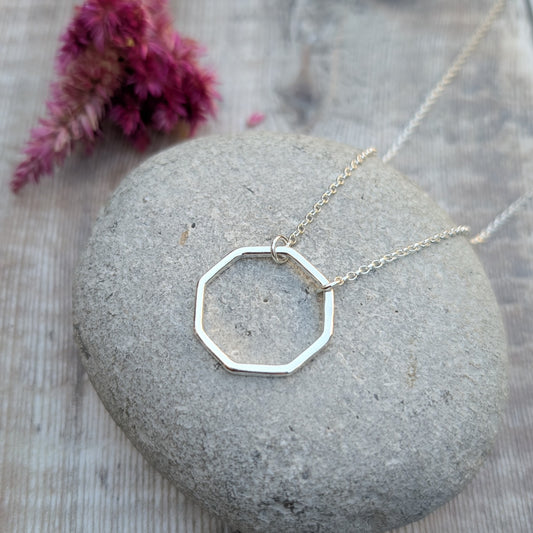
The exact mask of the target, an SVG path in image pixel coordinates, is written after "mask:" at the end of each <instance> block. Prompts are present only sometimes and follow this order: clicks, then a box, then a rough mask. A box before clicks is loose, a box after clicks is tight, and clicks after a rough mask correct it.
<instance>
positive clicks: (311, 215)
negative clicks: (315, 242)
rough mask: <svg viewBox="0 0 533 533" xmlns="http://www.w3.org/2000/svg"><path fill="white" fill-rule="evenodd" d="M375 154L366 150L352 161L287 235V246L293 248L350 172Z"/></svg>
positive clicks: (368, 149) (371, 149) (373, 151)
mask: <svg viewBox="0 0 533 533" xmlns="http://www.w3.org/2000/svg"><path fill="white" fill-rule="evenodd" d="M375 153H376V149H375V148H367V149H366V150H364V151H363V152H361V153H360V154H359V155H357V157H356V158H355V159H352V161H351V162H350V165H349V166H348V167H346V168H345V169H344V172H343V173H342V174H339V175H338V176H337V179H336V180H335V181H334V182H333V183H332V184H331V185H330V186H329V187H328V188H327V190H326V192H324V194H323V195H322V196H321V197H320V200H318V202H316V203H315V204H314V205H313V208H312V209H311V211H309V212H308V213H307V215H305V218H304V219H303V220H302V221H301V222H300V223H299V224H298V225H297V226H296V229H295V230H294V231H293V232H292V233H291V234H290V235H289V238H288V239H287V242H288V245H289V246H294V245H295V244H296V242H297V241H298V237H300V235H303V233H304V231H305V228H306V227H307V226H309V224H311V222H313V220H314V219H315V217H316V216H317V215H318V213H320V211H322V208H323V207H324V206H325V205H326V204H327V203H328V202H329V199H330V198H331V197H332V196H333V195H334V194H336V193H337V190H338V188H339V187H342V186H343V185H344V183H345V182H346V180H347V179H348V178H349V177H350V176H351V175H352V172H353V171H354V170H356V169H357V167H358V166H359V165H361V163H363V161H364V160H365V159H366V158H367V157H369V156H371V155H374V154H375Z"/></svg>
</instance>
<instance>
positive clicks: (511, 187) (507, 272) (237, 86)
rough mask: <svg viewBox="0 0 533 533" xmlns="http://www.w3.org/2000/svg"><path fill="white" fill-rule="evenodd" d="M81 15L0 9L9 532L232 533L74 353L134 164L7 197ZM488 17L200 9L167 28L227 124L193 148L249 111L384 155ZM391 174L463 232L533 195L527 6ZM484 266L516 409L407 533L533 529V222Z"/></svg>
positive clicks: (393, 9) (88, 167) (179, 8)
mask: <svg viewBox="0 0 533 533" xmlns="http://www.w3.org/2000/svg"><path fill="white" fill-rule="evenodd" d="M74 4H75V2H74V0H17V1H15V0H0V8H1V11H0V12H1V13H2V16H1V20H0V40H1V43H2V44H1V54H0V119H1V120H0V131H1V133H0V147H1V148H0V150H1V151H0V154H1V157H0V168H1V174H0V175H1V183H0V186H1V187H2V188H3V193H2V194H0V391H1V403H0V531H6V532H22V531H24V532H25V531H65V532H66V531H69V532H71V531H119V532H122V531H124V532H126V531H127V532H135V531H155V532H164V531H165V532H166V531H176V532H180V533H183V532H187V533H188V532H211V533H213V532H215V531H216V532H221V531H229V529H228V528H227V527H226V526H224V525H223V524H221V523H220V522H219V521H217V519H216V518H214V517H211V516H209V515H208V514H206V513H205V512H204V511H202V510H201V509H200V508H199V507H198V506H197V505H196V504H195V503H193V502H191V501H190V500H188V499H187V498H185V497H184V496H183V495H181V494H180V492H179V491H178V490H176V489H175V488H173V487H172V486H170V484H169V483H168V482H167V481H166V480H165V479H163V478H162V477H161V476H160V475H159V474H158V473H157V472H156V471H155V470H154V469H152V468H151V467H150V466H149V465H147V464H146V463H145V462H144V460H143V459H142V457H141V456H140V455H139V453H138V452H137V451H136V450H135V449H134V448H133V446H132V445H131V444H130V443H129V442H128V441H127V440H126V438H125V437H124V436H123V434H122V433H121V432H120V430H119V429H118V428H117V427H116V426H115V425H114V423H113V421H112V420H111V418H110V417H109V415H108V414H107V412H106V411H105V409H104V408H103V406H102V405H101V404H100V402H99V400H98V398H97V396H96V394H95V392H94V391H93V389H92V388H91V386H90V384H89V382H88V380H87V377H86V376H85V374H84V372H83V370H82V368H81V366H80V363H79V361H78V353H77V349H76V346H75V345H74V342H73V337H72V331H71V317H70V313H71V300H70V288H71V281H72V274H73V270H74V268H75V265H76V262H77V260H78V257H79V255H80V252H81V250H82V249H83V247H84V245H85V243H86V241H87V238H88V235H89V233H90V230H91V225H92V223H93V221H94V219H95V217H96V215H97V213H98V210H99V209H100V208H101V206H102V205H103V204H104V203H105V201H106V199H107V198H108V197H109V195H110V194H111V192H112V191H113V189H114V188H115V187H116V185H117V184H118V182H119V181H120V180H121V178H122V177H123V176H124V175H125V174H126V173H127V172H128V171H129V170H130V169H131V168H133V167H134V166H136V165H137V164H138V163H139V162H140V161H141V159H142V157H141V156H139V155H137V154H135V153H133V152H132V151H131V149H130V148H129V147H128V145H127V144H126V143H125V142H124V141H123V140H121V139H120V138H119V136H118V135H117V134H116V133H115V132H113V131H112V130H109V131H106V132H105V134H106V137H107V140H106V141H105V142H104V143H101V144H100V146H99V148H97V150H96V151H95V153H94V155H93V156H92V157H91V158H85V157H84V156H83V155H82V154H76V155H74V156H73V157H72V158H71V159H70V160H69V161H68V163H67V164H66V165H65V167H64V168H63V169H61V170H59V171H58V172H57V173H56V175H55V176H54V178H53V180H46V181H44V182H43V183H41V184H40V185H39V186H37V187H28V188H26V189H25V190H23V192H22V193H21V194H20V195H19V196H14V195H12V194H11V193H9V191H8V181H9V178H10V174H11V173H12V171H13V169H14V167H15V165H16V163H17V161H19V156H18V152H19V150H20V148H21V147H22V145H23V143H24V141H25V140H26V138H27V134H28V131H29V128H30V127H31V126H32V125H34V124H35V122H36V119H37V117H38V115H39V114H40V113H42V111H43V109H44V97H45V95H46V91H47V86H48V83H49V81H50V79H51V76H52V64H53V55H54V52H55V49H56V45H57V38H58V36H59V34H60V33H61V31H62V28H63V27H64V26H65V24H66V23H67V20H68V18H69V17H70V14H71V11H72V7H73V5H74ZM490 4H491V2H489V1H488V0H472V1H470V2H463V1H462V0H446V1H444V0H438V1H434V2H426V1H425V0H410V1H398V2H387V1H381V2H363V1H362V0H358V1H354V2H340V1H339V2H327V3H326V2H319V1H311V0H309V1H297V0H295V1H290V2H286V1H284V0H269V1H261V0H251V1H250V0H239V1H225V2H221V1H219V2H215V1H214V0H211V1H208V0H196V1H194V2H185V1H184V2H177V1H176V2H173V12H174V15H175V20H176V25H177V26H178V28H179V29H180V30H181V31H182V32H183V33H185V34H188V35H191V36H193V37H195V38H197V39H199V40H200V41H202V42H203V43H204V44H205V45H206V47H207V49H208V51H209V55H208V58H207V60H208V61H209V62H210V63H211V64H212V65H214V66H215V68H216V70H217V71H218V73H219V76H220V81H221V86H220V91H221V94H222V97H223V101H222V103H221V104H220V113H219V118H218V120H217V121H213V122H211V123H210V124H209V125H208V126H207V127H205V128H204V129H203V131H202V134H209V133H229V132H240V131H243V130H244V129H245V120H246V118H247V116H248V115H249V114H250V113H251V112H253V111H256V110H258V111H262V112H265V113H266V114H267V121H266V122H265V124H264V125H263V126H262V127H264V128H267V129H271V130H280V131H299V132H305V133H309V134H312V135H316V136H322V137H329V138H332V139H335V140H338V141H342V142H347V143H350V144H353V145H355V146H366V145H369V144H375V145H377V146H378V148H379V149H380V151H381V153H384V151H385V150H386V149H387V148H388V146H389V145H390V143H391V142H392V141H393V139H394V138H395V136H396V135H397V134H398V132H399V131H400V129H401V128H402V126H403V125H404V123H405V122H406V121H407V119H408V118H409V117H410V115H411V114H412V112H413V111H414V110H415V109H416V108H417V106H418V105H419V103H420V102H421V99H422V98H423V96H424V95H425V93H426V92H427V90H428V89H429V88H430V87H431V86H432V84H433V83H434V82H435V81H436V80H437V79H439V77H440V76H441V74H442V73H443V71H444V70H445V68H446V67H447V65H448V64H449V63H450V61H451V59H452V58H453V56H454V54H455V53H456V52H457V51H458V50H459V48H460V47H461V45H462V43H463V42H464V41H465V39H466V38H467V37H468V36H469V35H470V34H471V32H472V31H473V29H474V27H475V26H476V24H477V23H478V22H479V20H480V18H481V16H482V15H483V14H484V13H485V12H486V11H487V10H488V8H489V6H490ZM168 142H171V141H159V142H158V143H157V144H156V145H155V146H154V147H153V148H152V151H155V150H158V149H161V148H163V147H164V146H165V145H166V143H168ZM393 164H394V165H395V166H396V167H398V168H399V169H400V170H402V171H403V172H405V173H406V174H408V175H410V176H411V177H412V178H413V179H414V180H415V181H417V182H418V183H419V184H420V185H421V187H423V188H424V189H426V190H427V191H429V192H430V194H431V195H432V196H433V197H434V198H435V199H436V200H437V201H438V202H439V203H440V204H441V205H442V206H443V207H445V208H446V209H447V210H448V211H449V212H450V213H451V215H452V217H453V218H454V219H455V220H457V221H459V222H464V223H468V224H471V225H472V226H473V227H474V228H479V227H481V226H482V225H483V224H484V223H486V222H488V221H489V220H490V219H491V217H492V216H493V215H494V214H495V213H497V212H498V210H501V209H502V208H503V207H505V206H506V205H507V204H508V203H509V202H510V201H511V200H513V199H514V198H516V197H517V196H519V195H520V194H521V193H523V192H524V191H525V190H526V189H528V188H529V189H531V188H532V187H533V38H532V26H531V18H530V13H529V11H528V4H527V2H526V0H511V2H510V4H509V5H508V7H507V9H506V12H505V14H504V16H503V18H502V19H501V20H500V21H498V23H497V24H496V26H495V27H494V29H493V30H492V31H491V33H490V34H489V36H488V38H487V39H486V40H485V41H484V43H483V44H482V45H481V47H480V49H479V50H478V51H477V52H476V54H475V55H474V57H473V58H472V59H471V60H470V61H469V63H468V65H467V67H466V69H465V71H464V73H463V74H462V75H461V77H460V78H459V79H458V80H457V81H456V82H455V83H454V84H453V86H452V87H450V88H449V90H448V91H447V93H446V95H445V96H444V97H443V98H442V100H441V101H440V102H439V104H438V105H437V106H436V108H435V109H434V111H433V112H432V114H431V115H430V117H429V119H428V121H427V122H425V123H424V124H423V126H422V127H421V129H420V131H419V132H418V133H417V134H415V136H414V137H413V139H412V141H411V142H409V144H408V145H407V146H406V147H405V148H404V149H403V150H402V152H401V153H400V155H399V156H398V157H397V159H396V160H395V161H393ZM335 170H336V169H332V175H334V174H335ZM326 181H327V180H325V182H326ZM311 196H313V195H311ZM383 208H384V209H386V208H387V206H383ZM376 217H379V213H376ZM479 255H480V257H481V260H482V262H483V263H484V265H485V267H486V270H487V273H488V275H489V277H490V279H491V281H492V285H493V287H494V290H495V292H496V295H497V297H498V300H499V303H500V305H501V310H502V314H503V317H504V321H505V324H506V328H507V332H508V340H509V355H510V370H509V377H510V403H509V408H508V410H507V413H506V416H505V419H504V420H503V422H502V431H501V433H500V435H499V437H498V439H497V441H496V443H495V446H494V451H493V453H492V454H491V455H490V456H489V458H488V459H487V462H486V464H485V465H484V466H483V467H482V469H481V471H480V473H479V475H478V476H477V477H476V478H475V480H474V481H473V482H472V483H471V484H470V485H469V486H468V487H467V488H466V490H465V491H464V492H463V493H461V494H460V495H459V496H458V497H457V498H455V499H454V500H453V501H451V502H450V503H449V504H447V505H445V506H444V507H442V508H440V509H439V510H437V511H436V512H434V513H433V514H431V515H429V516H428V517H427V518H426V519H424V520H422V521H421V522H418V523H416V524H413V525H410V526H407V527H405V528H403V529H402V530H399V531H401V532H404V533H407V532H411V533H415V532H417V533H418V532H435V531H446V532H466V531H468V532H479V533H481V532H483V533H488V532H489V533H496V532H502V531H505V532H524V533H525V532H526V531H531V530H532V529H533V503H532V502H533V365H532V358H533V353H532V352H533V319H532V318H531V317H532V315H533V266H532V258H533V211H532V210H531V209H530V210H528V211H526V212H523V213H521V214H520V216H519V217H517V218H516V219H515V220H513V221H512V222H511V223H510V224H508V225H507V227H505V229H503V230H502V231H501V232H499V233H498V234H497V236H496V237H495V238H494V240H493V241H492V242H490V243H489V244H487V245H485V246H483V247H482V248H479ZM272 531H275V524H273V527H272Z"/></svg>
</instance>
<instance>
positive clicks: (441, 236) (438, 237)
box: [320, 226, 470, 291]
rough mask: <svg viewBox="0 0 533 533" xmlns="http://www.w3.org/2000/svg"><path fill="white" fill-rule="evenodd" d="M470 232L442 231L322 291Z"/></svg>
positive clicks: (340, 278)
mask: <svg viewBox="0 0 533 533" xmlns="http://www.w3.org/2000/svg"><path fill="white" fill-rule="evenodd" d="M469 232H470V228H469V227H468V226H456V227H454V228H450V229H447V230H444V231H441V232H440V233H435V235H432V236H431V237H428V238H427V239H424V240H423V241H418V242H415V243H413V244H409V245H408V246H406V247H405V248H399V249H398V250H394V252H389V253H388V254H385V255H384V256H382V257H380V258H379V259H374V261H372V262H370V263H368V264H367V265H362V266H360V267H359V268H358V269H357V270H354V271H351V272H347V273H346V274H345V275H344V276H337V277H336V278H335V279H334V280H333V281H330V282H329V283H327V284H326V285H324V286H323V287H321V289H320V290H321V291H330V290H331V289H333V288H335V287H340V286H341V285H344V284H345V283H346V282H347V281H355V280H356V279H357V278H359V276H364V275H366V274H369V273H370V272H372V271H374V270H378V269H379V268H381V267H383V266H385V265H386V264H387V263H392V262H393V261H396V259H399V258H400V257H405V256H407V255H411V254H414V253H416V252H419V251H420V250H422V249H423V248H428V247H429V246H431V245H432V244H437V243H439V242H442V241H444V240H446V239H451V238H452V237H456V236H458V235H466V234H468V233H469Z"/></svg>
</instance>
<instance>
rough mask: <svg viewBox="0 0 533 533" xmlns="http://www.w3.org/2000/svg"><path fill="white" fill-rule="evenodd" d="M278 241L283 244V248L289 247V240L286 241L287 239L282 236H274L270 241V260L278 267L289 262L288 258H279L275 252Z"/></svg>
mask: <svg viewBox="0 0 533 533" xmlns="http://www.w3.org/2000/svg"><path fill="white" fill-rule="evenodd" d="M280 241H281V242H282V243H283V246H289V239H287V237H285V236H284V235H276V236H275V237H274V239H273V240H272V244H271V245H270V254H271V255H272V259H274V261H276V263H277V264H278V265H282V264H283V263H286V262H287V261H288V260H289V258H288V256H285V257H280V256H279V254H278V252H277V250H276V248H277V247H278V246H279V242H280Z"/></svg>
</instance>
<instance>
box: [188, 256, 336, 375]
mask: <svg viewBox="0 0 533 533" xmlns="http://www.w3.org/2000/svg"><path fill="white" fill-rule="evenodd" d="M276 251H277V253H278V254H280V255H285V256H288V257H289V258H291V259H292V260H293V261H294V262H295V263H297V264H298V265H299V266H300V267H301V268H302V269H303V270H304V271H305V272H306V273H307V274H309V276H311V278H313V279H314V280H315V281H316V282H317V283H318V284H319V285H320V286H321V287H323V286H324V285H326V284H327V283H329V280H328V279H327V278H326V277H325V276H324V275H323V274H322V273H321V272H320V271H319V270H317V269H316V268H315V267H314V266H313V265H312V264H311V263H310V262H309V261H308V260H307V259H306V258H305V257H304V256H303V255H301V254H300V253H298V252H297V251H296V250H293V249H292V248H290V247H289V246H279V247H278V248H277V249H276ZM245 257H251V258H255V257H272V254H271V250H270V246H245V247H243V248H237V249H236V250H233V251H232V252H230V253H229V254H228V255H226V256H225V257H224V258H223V259H221V260H220V261H219V262H218V263H217V264H216V265H215V266H214V267H212V268H211V269H209V270H208V271H207V272H206V273H205V274H204V275H203V276H202V277H201V278H200V279H199V280H198V285H197V288H196V306H195V310H194V331H195V333H196V335H198V337H199V339H200V340H201V341H202V344H203V345H204V346H205V347H206V349H207V350H208V351H209V352H210V353H211V354H212V355H213V356H214V357H215V359H217V361H219V362H220V363H221V364H222V366H223V367H224V368H225V369H226V370H228V371H229V372H232V373H236V374H243V375H256V376H257V375H259V376H288V375H289V374H292V373H293V372H295V371H296V370H298V369H299V368H300V367H301V366H302V365H304V364H305V363H306V362H307V361H309V359H311V358H312V357H313V356H314V355H315V354H316V353H317V352H319V351H320V350H321V349H322V348H324V346H325V345H326V344H327V343H328V341H329V339H331V337H332V335H333V320H334V294H333V290H329V291H325V292H323V296H324V315H323V320H322V322H323V328H322V333H321V334H320V336H319V337H318V339H316V340H315V341H314V342H313V343H312V344H311V345H310V346H308V347H307V348H306V349H305V350H304V351H303V352H302V353H300V354H299V355H298V356H297V357H296V358H294V359H293V360H292V361H290V362H289V363H284V364H280V365H267V364H260V363H238V362H237V361H233V359H231V357H229V356H228V355H227V354H226V353H224V351H223V350H221V349H220V347H219V346H218V345H217V344H216V343H215V342H214V341H213V340H212V339H211V337H209V335H208V334H207V333H206V331H205V330H204V326H203V321H204V296H205V289H206V287H207V285H208V284H209V283H210V282H211V281H213V279H215V278H216V277H217V276H218V275H220V274H221V273H222V272H223V271H224V270H226V269H227V268H229V267H230V266H231V265H232V264H233V263H235V262H236V261H238V260H239V259H242V258H245Z"/></svg>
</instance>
